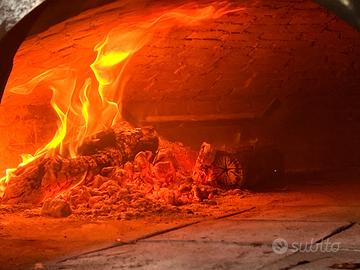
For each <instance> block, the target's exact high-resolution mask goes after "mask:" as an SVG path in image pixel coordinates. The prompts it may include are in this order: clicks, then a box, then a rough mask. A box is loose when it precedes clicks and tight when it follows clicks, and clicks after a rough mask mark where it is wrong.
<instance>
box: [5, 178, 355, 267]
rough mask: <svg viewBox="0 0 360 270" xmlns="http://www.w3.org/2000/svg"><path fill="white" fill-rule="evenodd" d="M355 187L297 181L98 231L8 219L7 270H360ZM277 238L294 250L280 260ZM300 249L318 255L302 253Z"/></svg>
mask: <svg viewBox="0 0 360 270" xmlns="http://www.w3.org/2000/svg"><path fill="white" fill-rule="evenodd" d="M314 177H315V176H314ZM349 179H350V178H345V176H338V177H337V179H334V177H329V178H326V177H322V178H321V181H315V180H314V179H311V178H310V179H309V178H308V177H307V178H306V179H305V178H304V180H303V181H302V180H301V179H298V178H297V180H296V182H295V181H294V183H293V184H291V185H289V186H285V187H282V188H278V189H273V190H268V191H263V192H254V193H250V194H249V195H247V196H244V197H239V196H233V195H229V196H227V197H224V198H222V199H221V200H220V201H218V205H217V207H216V208H211V211H206V209H207V208H206V207H200V208H198V209H197V210H198V211H195V214H193V215H187V216H151V217H150V216H149V217H145V218H139V219H136V220H123V221H110V220H101V221H99V220H97V221H94V220H86V219H83V220H79V219H76V218H74V217H73V218H72V217H69V218H66V219H52V218H45V217H39V216H36V215H32V214H31V212H19V211H15V212H14V213H11V211H10V209H8V211H5V210H4V209H2V216H1V218H0V234H1V242H0V248H1V256H0V269H7V270H11V269H27V268H30V269H84V270H85V269H86V270H88V269H129V268H132V269H170V268H171V269H261V268H263V269H292V268H295V267H296V269H329V267H330V266H332V267H335V268H336V267H338V268H336V269H345V268H341V267H345V266H346V267H353V268H346V269H357V268H356V266H358V265H356V264H352V265H350V264H347V265H344V264H343V263H360V259H358V260H356V258H360V257H359V255H360V236H359V235H360V226H359V224H360V196H359V194H360V192H359V191H360V182H359V181H357V179H359V178H357V177H351V179H350V180H349ZM277 238H282V239H284V240H285V241H287V243H288V245H289V247H290V249H288V250H287V251H286V252H284V253H283V254H277V253H275V252H274V251H273V246H272V243H273V241H274V240H275V239H277ZM315 243H318V245H316V244H315ZM301 244H309V245H311V244H313V245H312V247H313V249H312V252H300V251H297V252H296V250H295V249H296V248H297V247H299V245H301ZM336 245H338V246H336ZM316 246H317V247H318V248H317V249H315V247H316ZM337 247H339V248H340V250H337ZM279 248H280V251H283V249H282V248H283V246H281V245H280V246H278V245H277V246H275V249H276V250H277V251H279ZM300 248H301V246H300ZM320 248H322V249H320ZM331 248H334V249H331ZM335 249H336V250H335ZM335 251H337V252H335ZM281 253H282V252H281ZM340 264H343V265H340Z"/></svg>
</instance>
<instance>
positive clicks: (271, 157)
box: [2, 125, 283, 219]
mask: <svg viewBox="0 0 360 270" xmlns="http://www.w3.org/2000/svg"><path fill="white" fill-rule="evenodd" d="M282 172H283V162H282V156H281V154H280V153H279V152H278V151H276V150H274V149H272V148H256V147H254V146H247V147H243V148H241V149H237V150H236V151H223V150H218V149H216V148H214V147H213V146H211V145H210V144H207V143H203V144H202V146H201V149H200V152H199V153H197V152H195V151H193V150H191V149H190V148H188V147H185V146H184V145H182V144H180V143H173V142H169V141H167V140H163V139H159V137H158V135H157V133H156V132H155V130H154V129H153V128H132V127H129V126H127V125H121V126H117V127H114V128H112V129H110V130H106V131H104V132H101V133H99V134H96V135H95V136H93V137H92V138H89V139H88V140H87V141H85V142H84V143H83V145H82V146H81V147H80V149H79V153H78V156H77V157H76V158H69V157H64V156H60V155H55V156H54V155H52V156H42V157H40V158H37V159H36V160H34V161H33V162H31V163H29V164H26V165H25V166H23V167H19V168H18V169H17V170H16V171H15V173H14V174H13V175H12V176H11V179H10V181H9V183H8V185H7V187H6V190H5V194H4V196H3V198H2V203H3V204H10V205H14V204H29V205H32V206H37V207H39V206H40V207H41V214H42V215H45V216H51V217H66V216H69V215H74V216H91V217H111V218H117V219H131V218H136V217H139V216H143V215H147V214H149V213H154V214H164V213H170V212H171V213H173V212H180V211H182V206H184V205H189V204H196V203H207V204H216V199H217V198H219V197H220V196H225V195H224V194H226V192H227V191H229V190H241V189H244V188H248V187H254V186H258V185H264V183H271V182H277V181H278V179H279V178H280V177H281V175H282Z"/></svg>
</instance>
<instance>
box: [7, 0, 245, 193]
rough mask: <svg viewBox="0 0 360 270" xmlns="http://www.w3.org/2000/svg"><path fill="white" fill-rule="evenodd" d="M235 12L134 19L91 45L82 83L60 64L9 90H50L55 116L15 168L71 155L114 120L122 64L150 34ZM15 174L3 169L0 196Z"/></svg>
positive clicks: (181, 10) (188, 9)
mask: <svg viewBox="0 0 360 270" xmlns="http://www.w3.org/2000/svg"><path fill="white" fill-rule="evenodd" d="M240 10H243V9H241V8H238V9H229V6H228V5H226V4H223V3H221V4H218V5H210V6H207V7H195V6H182V7H178V8H173V9H170V10H169V11H167V12H163V13H162V14H158V15H154V14H152V16H149V17H148V18H144V17H142V18H136V20H134V21H133V22H130V23H127V24H126V25H125V24H123V25H120V26H119V27H117V28H115V29H113V30H112V31H110V32H109V33H108V35H107V37H106V38H105V40H104V41H103V42H101V43H99V44H98V45H96V46H95V52H96V53H97V57H96V59H95V61H94V62H93V63H92V64H91V65H90V68H91V70H92V72H93V75H90V76H89V77H88V78H87V79H85V81H84V82H83V83H82V84H81V83H80V84H79V82H78V78H79V77H78V74H77V73H78V71H77V70H74V69H73V68H70V67H67V66H63V67H58V68H55V69H51V70H48V71H46V72H44V73H42V74H40V75H38V76H37V77H35V78H33V79H32V80H30V81H29V82H27V83H26V84H24V85H20V86H18V87H15V88H12V89H11V90H10V91H11V92H12V93H16V94H21V95H27V94H30V93H31V92H32V91H34V90H36V88H38V87H40V86H41V87H46V88H48V89H50V90H52V98H51V105H52V107H53V109H54V110H55V112H56V114H57V116H58V118H59V123H58V129H57V131H56V133H55V135H54V137H53V138H52V140H51V141H50V142H49V143H48V144H46V145H45V146H43V147H41V148H40V149H38V150H37V151H36V153H35V154H34V155H29V154H27V155H23V156H22V158H23V161H22V162H21V163H20V164H19V165H18V166H24V165H26V164H28V163H29V162H32V161H33V160H35V159H37V158H38V157H40V156H43V155H47V156H48V155H53V154H54V153H58V154H62V155H69V156H70V157H75V156H76V155H77V150H78V147H79V146H80V145H81V144H82V143H83V141H84V139H85V138H87V137H89V136H91V135H93V134H95V133H97V132H99V131H101V130H103V129H105V128H109V127H111V126H112V125H114V123H116V122H117V121H118V120H120V119H121V113H122V108H121V106H122V95H123V90H124V87H125V84H126V78H125V71H126V66H127V64H128V63H129V61H130V59H131V57H132V56H133V55H134V54H135V53H136V52H137V51H139V50H140V49H141V48H143V47H144V46H145V45H146V44H147V43H149V42H150V41H151V39H152V37H153V34H154V32H155V31H159V30H160V31H162V32H167V31H169V30H170V29H171V28H172V27H174V26H177V25H185V26H190V25H194V24H197V23H199V22H201V21H204V20H210V19H217V18H219V17H221V16H223V15H225V14H227V13H230V12H236V11H240ZM15 171H16V168H14V169H7V170H6V175H5V176H4V177H3V178H1V179H0V195H3V194H4V191H5V189H6V184H7V183H8V181H9V180H10V178H11V175H12V174H13V173H14V172H15Z"/></svg>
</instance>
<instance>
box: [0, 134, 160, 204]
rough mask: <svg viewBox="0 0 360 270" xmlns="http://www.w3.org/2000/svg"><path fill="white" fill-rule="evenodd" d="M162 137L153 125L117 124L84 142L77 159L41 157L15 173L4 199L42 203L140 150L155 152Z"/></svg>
mask: <svg viewBox="0 0 360 270" xmlns="http://www.w3.org/2000/svg"><path fill="white" fill-rule="evenodd" d="M158 144H159V139H158V137H157V135H156V133H155V131H154V130H153V129H151V128H143V129H128V128H126V129H125V128H121V127H115V128H112V129H110V130H107V131H104V132H101V133H99V134H96V135H95V136H94V137H92V138H90V139H88V140H87V141H85V142H84V143H83V145H82V146H81V147H80V149H79V156H77V157H75V158H69V157H62V156H60V155H56V156H51V157H47V156H41V157H39V158H37V159H36V160H34V161H33V162H31V163H29V164H26V165H24V166H22V167H19V168H18V169H17V170H16V171H15V172H14V173H13V175H12V176H11V178H10V181H9V183H8V186H7V188H6V191H5V194H4V197H3V199H2V201H3V202H6V203H20V202H21V203H40V202H42V201H44V200H46V199H47V198H51V197H54V196H55V195H57V194H58V193H59V192H61V191H64V190H66V189H69V188H70V187H72V186H74V185H76V184H78V183H79V182H82V181H83V182H87V181H92V180H93V178H94V176H95V175H97V174H99V173H100V172H101V170H102V169H103V168H106V167H112V166H120V165H123V164H125V163H126V162H127V161H130V160H133V159H134V157H135V156H136V154H137V153H138V152H140V151H151V152H152V153H155V152H156V150H157V148H158Z"/></svg>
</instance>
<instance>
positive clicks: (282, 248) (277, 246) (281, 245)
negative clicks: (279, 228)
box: [272, 238, 289, 255]
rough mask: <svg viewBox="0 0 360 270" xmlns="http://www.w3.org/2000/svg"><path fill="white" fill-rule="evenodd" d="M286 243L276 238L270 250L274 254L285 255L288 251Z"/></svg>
mask: <svg viewBox="0 0 360 270" xmlns="http://www.w3.org/2000/svg"><path fill="white" fill-rule="evenodd" d="M288 248H289V245H288V242H287V241H286V240H285V239H283V238H277V239H275V240H274V241H273V242H272V250H273V251H274V253H276V254H280V255H281V254H285V253H286V252H287V251H288Z"/></svg>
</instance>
